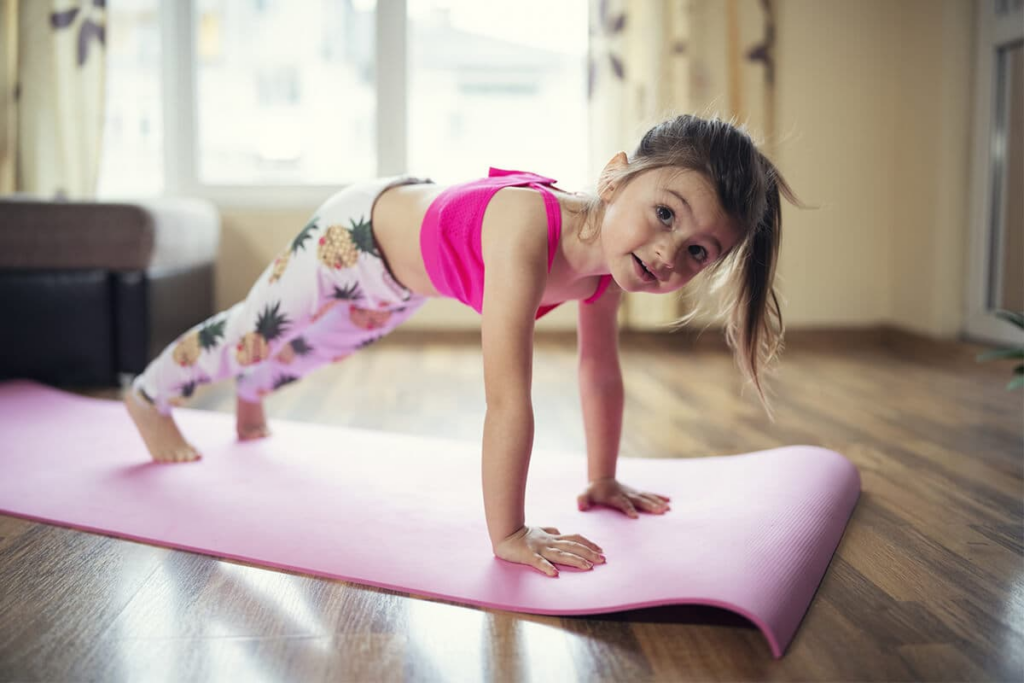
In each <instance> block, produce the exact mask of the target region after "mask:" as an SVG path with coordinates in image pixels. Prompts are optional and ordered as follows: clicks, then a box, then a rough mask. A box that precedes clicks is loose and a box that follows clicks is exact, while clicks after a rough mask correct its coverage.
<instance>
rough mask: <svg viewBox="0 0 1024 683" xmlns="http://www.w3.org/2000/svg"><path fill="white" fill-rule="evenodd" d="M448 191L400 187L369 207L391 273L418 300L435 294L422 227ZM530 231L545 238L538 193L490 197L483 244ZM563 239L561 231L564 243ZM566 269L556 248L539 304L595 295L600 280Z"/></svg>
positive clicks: (514, 190)
mask: <svg viewBox="0 0 1024 683" xmlns="http://www.w3.org/2000/svg"><path fill="white" fill-rule="evenodd" d="M447 187H448V186H446V185H438V184H432V183H418V184H413V185H399V186H397V187H392V188H390V189H388V190H387V191H386V192H384V193H382V194H381V195H380V196H379V197H378V198H377V201H376V203H375V204H374V207H373V215H372V217H371V223H372V225H373V233H374V237H375V238H376V240H377V246H378V248H379V249H380V251H381V254H382V255H383V257H384V261H385V263H386V264H387V266H388V268H389V269H390V270H391V274H392V275H394V277H395V279H396V280H398V282H399V283H401V284H402V285H404V286H405V287H407V288H409V289H410V290H412V291H413V292H415V293H416V294H420V295H422V296H428V297H436V296H439V294H438V291H437V289H436V288H435V287H434V285H433V284H432V283H431V281H430V276H429V275H428V274H427V270H426V267H425V266H424V265H423V255H422V252H421V251H420V228H421V226H422V225H423V218H424V216H426V213H427V209H428V208H429V207H430V204H431V202H433V201H434V199H436V198H437V196H438V195H440V194H441V193H442V192H443V191H444V190H445V189H446V188H447ZM556 196H557V193H556ZM492 209H495V210H493V211H492ZM566 217H567V216H566V211H565V209H564V207H563V209H562V220H563V225H566V224H567V223H566ZM530 226H532V227H533V228H534V229H536V230H538V231H541V232H540V234H542V235H546V234H547V214H546V212H545V209H544V202H543V200H542V198H541V196H540V194H539V193H538V191H537V190H534V189H531V188H526V187H506V188H502V189H501V190H499V191H498V192H496V193H495V195H494V196H493V197H492V198H491V201H490V203H489V204H488V207H487V210H486V211H485V213H484V220H483V226H482V230H483V232H484V239H486V238H487V235H488V234H497V235H508V234H511V233H512V231H515V230H523V229H530ZM567 237H568V235H566V234H565V232H564V231H563V234H562V239H563V240H564V239H565V238H567ZM545 239H546V238H545ZM559 246H561V243H560V245H559ZM565 266H566V264H565V261H564V258H563V257H562V255H561V249H559V250H558V253H556V254H555V261H554V263H553V264H552V269H551V273H550V274H549V276H548V287H547V288H546V291H545V293H544V299H543V302H542V303H545V304H548V303H557V302H560V301H566V300H569V299H583V298H586V297H588V296H590V294H591V293H593V291H594V288H595V287H596V286H597V281H598V279H599V278H583V279H581V280H576V279H574V278H573V277H572V275H571V274H570V273H568V272H567V269H566V267H565Z"/></svg>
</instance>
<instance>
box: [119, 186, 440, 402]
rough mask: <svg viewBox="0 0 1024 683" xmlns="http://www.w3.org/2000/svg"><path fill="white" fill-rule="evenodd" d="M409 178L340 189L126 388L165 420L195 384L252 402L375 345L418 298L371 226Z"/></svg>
mask: <svg viewBox="0 0 1024 683" xmlns="http://www.w3.org/2000/svg"><path fill="white" fill-rule="evenodd" d="M431 182H433V181H432V180H430V179H423V178H415V177H412V176H408V175H400V176H392V177H388V178H379V179H376V180H372V181H368V182H364V183H357V184H353V185H350V186H348V187H346V188H345V189H343V190H341V191H340V192H338V193H336V194H335V195H333V196H332V197H331V198H330V199H328V200H327V201H326V202H324V204H323V205H322V206H321V207H320V208H319V209H318V210H317V211H316V213H315V214H314V215H313V218H312V219H311V220H310V221H309V223H308V224H307V225H306V226H305V227H304V228H303V229H302V231H301V232H299V234H298V235H297V236H296V237H295V238H294V239H293V240H292V241H291V242H289V243H288V244H287V245H286V246H285V248H284V249H283V250H282V252H281V253H280V255H279V256H278V258H277V259H276V260H275V261H274V262H273V263H272V264H270V265H269V266H268V267H267V269H266V270H264V271H263V273H262V275H260V277H259V279H258V280H257V281H256V284H254V285H253V287H252V289H251V290H250V291H249V294H248V295H247V296H246V298H245V300H244V301H242V302H239V303H238V304H235V305H234V306H233V307H231V308H230V309H228V310H227V311H223V312H221V313H218V314H216V315H214V316H213V317H211V318H209V319H208V320H206V321H204V322H202V323H199V324H198V325H196V326H195V327H193V328H192V329H190V330H188V331H186V332H185V333H184V334H182V335H181V336H180V337H178V339H177V340H176V341H175V342H173V343H172V344H170V345H169V346H168V347H167V348H166V349H164V350H163V351H162V352H161V353H160V355H159V356H158V357H157V358H156V359H154V360H153V362H152V363H150V364H149V365H148V366H147V367H146V369H145V370H144V371H143V373H142V374H141V375H139V376H138V377H136V378H135V380H134V382H133V387H134V388H135V389H136V390H137V391H138V392H139V393H140V394H141V395H142V396H143V397H144V398H145V399H146V400H148V401H150V402H151V403H153V404H154V405H155V406H156V407H157V409H158V410H159V411H160V412H161V413H163V414H167V413H169V412H170V409H171V406H173V405H181V404H182V403H183V402H184V400H186V399H188V398H189V396H191V395H192V392H193V391H195V388H196V387H197V386H199V385H200V384H206V383H210V382H216V381H219V380H222V379H226V378H228V377H235V378H236V380H237V390H238V397H239V398H241V399H242V400H244V401H249V402H257V401H259V400H260V397H262V396H265V395H266V394H268V393H270V392H271V391H274V390H275V389H277V388H279V387H281V386H283V385H285V384H288V383H289V382H294V381H295V380H297V379H299V378H300V377H302V376H304V375H306V374H307V373H309V372H311V371H313V370H315V369H316V368H319V367H321V366H323V365H325V364H327V363H331V362H334V361H339V360H341V359H343V358H345V357H346V356H348V355H349V354H351V353H352V352H353V351H355V350H357V349H360V348H363V347H364V346H367V345H369V344H372V343H373V342H375V341H377V340H378V339H380V338H381V337H383V336H384V335H386V334H387V333H388V332H390V331H391V330H393V329H394V328H395V327H397V326H398V325H399V324H401V323H402V322H404V321H405V320H407V319H408V318H409V317H410V316H412V314H413V313H415V312H416V310H417V309H418V308H419V307H420V306H421V305H423V303H424V301H426V299H425V298H424V297H422V296H420V295H418V294H414V293H413V292H411V291H409V290H408V289H406V288H405V287H404V286H402V285H401V284H399V283H398V282H397V281H396V280H395V279H394V277H392V275H391V273H390V272H389V271H388V269H387V266H386V265H385V264H384V261H383V259H382V258H381V254H380V251H379V250H378V248H377V243H376V241H375V240H374V236H373V231H372V226H371V225H370V217H371V212H372V209H373V206H374V203H375V202H376V200H377V197H378V196H380V194H381V193H383V192H384V191H385V190H387V189H389V188H391V187H395V186H397V185H407V184H413V183H431Z"/></svg>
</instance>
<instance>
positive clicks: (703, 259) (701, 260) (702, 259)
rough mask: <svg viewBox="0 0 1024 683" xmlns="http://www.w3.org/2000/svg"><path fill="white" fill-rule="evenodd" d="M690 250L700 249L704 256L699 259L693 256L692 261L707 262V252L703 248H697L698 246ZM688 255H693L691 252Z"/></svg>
mask: <svg viewBox="0 0 1024 683" xmlns="http://www.w3.org/2000/svg"><path fill="white" fill-rule="evenodd" d="M690 249H700V250H701V252H702V253H703V254H704V256H703V257H701V258H697V257H696V256H694V260H695V261H697V263H704V262H705V261H707V260H708V250H707V249H705V248H704V247H699V246H696V245H694V246H692V247H690ZM690 253H691V254H693V252H692V251H691V252H690Z"/></svg>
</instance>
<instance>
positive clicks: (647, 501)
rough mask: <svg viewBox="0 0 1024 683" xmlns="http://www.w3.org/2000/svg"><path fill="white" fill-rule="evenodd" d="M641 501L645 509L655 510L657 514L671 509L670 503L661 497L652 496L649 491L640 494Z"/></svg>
mask: <svg viewBox="0 0 1024 683" xmlns="http://www.w3.org/2000/svg"><path fill="white" fill-rule="evenodd" d="M639 503H640V506H641V508H642V509H643V510H645V511H647V512H653V513H655V514H660V513H662V512H665V511H666V510H668V509H669V508H668V503H665V502H664V501H662V500H661V499H660V498H657V497H655V496H652V495H651V494H649V493H642V494H640V496H639Z"/></svg>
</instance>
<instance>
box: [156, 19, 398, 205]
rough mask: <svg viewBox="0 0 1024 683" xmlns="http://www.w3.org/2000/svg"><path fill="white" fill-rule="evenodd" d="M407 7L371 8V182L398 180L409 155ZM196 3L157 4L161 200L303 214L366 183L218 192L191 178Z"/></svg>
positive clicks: (195, 148)
mask: <svg viewBox="0 0 1024 683" xmlns="http://www.w3.org/2000/svg"><path fill="white" fill-rule="evenodd" d="M406 14H407V5H406V0H377V8H376V12H375V20H376V21H375V25H376V40H375V47H374V51H375V54H374V57H375V59H376V67H375V73H376V77H377V78H376V93H377V107H376V130H377V135H376V138H377V139H376V150H377V176H378V177H384V176H391V175H398V174H401V173H405V172H406V169H407V162H408V155H407V143H408V117H407V92H408V88H407V85H408V64H407V57H406V56H407V54H408V33H407V28H406V27H407V17H406ZM195 19H196V1H195V0H160V23H161V32H160V38H161V42H162V51H161V55H162V56H161V65H160V77H161V83H162V95H163V136H164V143H163V150H164V161H163V167H164V168H163V170H164V194H165V195H170V196H181V195H184V196H191V197H201V198H204V199H208V200H210V201H212V202H214V203H215V204H217V205H218V206H221V207H227V208H231V207H244V208H293V207H294V208H299V207H301V208H308V207H309V206H310V205H318V204H319V203H321V202H322V201H323V200H324V199H326V198H327V197H328V196H329V195H330V194H332V193H334V192H336V191H337V190H338V189H340V188H341V187H344V186H345V185H347V184H349V183H350V182H353V181H357V180H366V179H365V178H343V177H339V178H338V182H337V183H336V184H331V185H323V184H301V185H257V184H252V185H250V184H245V185H243V184H238V185H225V184H214V183H203V182H201V181H200V178H199V175H198V168H199V165H198V161H199V145H198V137H197V135H196V132H197V130H198V116H199V106H198V101H197V97H196V93H197V81H198V74H197V71H196V55H195V40H196V35H195Z"/></svg>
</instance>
